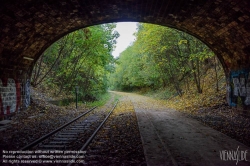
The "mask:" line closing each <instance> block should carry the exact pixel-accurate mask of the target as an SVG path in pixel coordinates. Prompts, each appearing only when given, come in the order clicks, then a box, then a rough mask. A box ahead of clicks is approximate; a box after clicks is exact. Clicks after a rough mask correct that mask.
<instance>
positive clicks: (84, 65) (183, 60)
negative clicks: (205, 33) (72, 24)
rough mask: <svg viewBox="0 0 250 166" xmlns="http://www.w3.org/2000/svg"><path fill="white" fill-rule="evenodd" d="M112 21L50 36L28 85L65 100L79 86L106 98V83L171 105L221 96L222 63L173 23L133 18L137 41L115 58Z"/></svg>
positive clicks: (87, 96) (83, 93)
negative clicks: (171, 25)
mask: <svg viewBox="0 0 250 166" xmlns="http://www.w3.org/2000/svg"><path fill="white" fill-rule="evenodd" d="M115 26H116V24H103V25H98V26H94V27H89V28H85V29H81V30H78V31H75V32H73V33H71V34H68V35H66V36H64V37H63V38H61V39H60V40H58V41H57V42H55V43H54V44H53V45H52V46H50V47H49V48H48V49H47V50H46V51H45V52H44V53H43V55H42V56H41V57H40V59H39V60H38V62H37V64H36V65H35V67H34V71H33V75H32V85H33V86H34V87H36V86H41V87H43V88H44V89H46V88H47V89H49V90H50V91H51V93H53V96H57V97H61V98H62V99H65V98H67V99H68V98H69V100H70V101H74V100H75V91H76V86H78V87H79V94H78V97H79V100H80V101H84V102H86V101H97V103H95V104H97V105H98V100H100V102H101V103H102V102H103V101H105V100H103V99H104V98H106V97H107V95H104V96H103V94H105V92H107V89H108V87H109V89H112V90H119V91H137V92H138V91H139V92H140V93H144V94H146V95H150V96H153V97H156V98H160V99H164V100H168V102H169V106H171V107H173V108H175V109H184V110H185V109H190V110H194V109H198V108H199V107H201V106H205V107H209V106H210V105H211V103H212V104H218V103H221V102H224V101H225V100H224V99H223V98H224V96H225V76H224V71H223V68H222V66H221V64H220V62H219V60H218V59H217V58H216V56H215V55H214V53H213V52H212V51H211V50H210V49H209V48H208V47H207V46H206V45H205V44H203V43H202V42H201V41H199V40H198V39H196V38H195V37H193V36H191V35H188V34H187V33H184V32H180V31H178V30H175V29H171V28H167V27H163V26H157V25H152V24H144V23H138V29H137V32H135V36H136V41H135V42H134V43H132V44H131V45H130V46H129V47H128V48H127V49H126V50H124V51H123V52H122V53H121V54H120V56H119V57H118V58H117V59H114V58H113V57H112V55H111V53H112V51H113V48H114V47H115V44H116V39H117V38H118V37H119V34H118V33H117V32H115V31H114V28H115ZM65 96H67V97H65ZM222 100H223V101H222ZM217 101H218V102H217ZM190 103H192V104H191V105H190ZM99 104H100V103H99Z"/></svg>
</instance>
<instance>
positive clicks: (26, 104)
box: [24, 80, 30, 108]
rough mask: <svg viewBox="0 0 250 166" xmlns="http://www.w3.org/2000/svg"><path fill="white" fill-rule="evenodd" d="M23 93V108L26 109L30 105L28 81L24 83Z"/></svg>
mask: <svg viewBox="0 0 250 166" xmlns="http://www.w3.org/2000/svg"><path fill="white" fill-rule="evenodd" d="M24 92H25V100H24V107H25V108H27V107H28V106H29V105H30V80H27V81H26V83H25V88H24Z"/></svg>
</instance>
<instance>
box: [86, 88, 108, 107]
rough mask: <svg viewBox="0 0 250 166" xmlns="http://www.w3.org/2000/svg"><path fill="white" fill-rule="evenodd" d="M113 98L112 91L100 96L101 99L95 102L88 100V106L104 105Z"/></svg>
mask: <svg viewBox="0 0 250 166" xmlns="http://www.w3.org/2000/svg"><path fill="white" fill-rule="evenodd" d="M110 98H111V94H110V93H108V92H107V93H104V94H103V95H101V96H100V97H99V100H97V101H93V102H86V106H87V107H95V106H98V107H99V106H103V105H104V104H105V103H107V101H108V100H109V99H110Z"/></svg>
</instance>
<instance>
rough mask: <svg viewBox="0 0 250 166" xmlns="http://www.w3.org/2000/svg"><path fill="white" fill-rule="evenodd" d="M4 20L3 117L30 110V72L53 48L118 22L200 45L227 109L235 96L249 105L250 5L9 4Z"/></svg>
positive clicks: (177, 1)
mask: <svg viewBox="0 0 250 166" xmlns="http://www.w3.org/2000/svg"><path fill="white" fill-rule="evenodd" d="M0 16H1V17H0V27H1V28H0V31H1V32H0V34H1V35H0V41H1V42H0V73H1V77H0V78H1V82H0V88H1V89H0V93H1V97H0V104H1V114H8V113H10V112H13V111H16V110H18V109H19V107H27V106H28V105H29V86H30V83H29V77H30V74H31V71H32V68H33V66H34V64H35V62H36V60H37V59H38V58H39V56H40V55H41V54H42V53H43V51H44V50H45V49H46V48H48V47H49V46H50V45H51V44H52V43H54V42H55V41H56V40H58V39H59V38H61V37H62V36H64V35H66V34H68V33H70V32H73V31H75V30H77V29H81V28H84V27H88V26H92V25H97V24H102V23H111V22H120V21H136V22H145V23H153V24H158V25H163V26H168V27H171V28H175V29H178V30H181V31H184V32H187V33H189V34H191V35H193V36H195V37H196V38H198V39H200V40H201V41H203V42H204V43H205V44H206V45H208V46H209V47H210V48H211V49H212V50H213V51H214V52H215V54H216V55H217V57H218V58H219V59H220V61H221V63H222V65H223V67H224V70H225V73H226V76H227V83H228V94H227V96H228V102H229V104H230V105H232V106H235V105H236V103H235V98H236V97H237V95H236V94H243V95H244V96H243V97H245V101H246V103H247V105H248V103H249V104H250V99H248V95H249V96H250V93H249V94H248V93H247V91H248V90H249V91H250V81H248V78H249V77H248V75H249V74H248V73H249V71H250V70H249V69H250V67H249V66H250V58H249V54H250V29H249V27H250V19H249V17H250V2H249V1H247V0H244V1H236V0H229V1H221V0H215V1H206V0H204V1H200V0H187V1H184V0H167V1H165V0H158V1H153V0H148V1H143V0H126V1H124V0H117V1H113V0H107V1H98V2H95V1H89V0H85V1H80V0H64V1H59V0H54V1H50V0H39V1H37V0H29V1H28V0H27V1H23V2H22V3H20V2H18V1H15V0H9V1H4V2H1V7H0ZM240 78H241V79H240ZM241 80H242V81H241ZM248 82H249V83H248ZM8 87H12V88H10V89H11V90H9V91H8V89H7V88H8ZM242 91H244V92H246V93H241V92H242ZM238 92H240V93H238ZM8 94H11V95H9V97H5V96H8ZM248 100H249V101H248Z"/></svg>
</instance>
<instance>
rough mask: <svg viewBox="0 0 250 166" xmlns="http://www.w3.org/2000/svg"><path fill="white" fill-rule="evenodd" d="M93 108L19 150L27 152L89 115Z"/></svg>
mask: <svg viewBox="0 0 250 166" xmlns="http://www.w3.org/2000/svg"><path fill="white" fill-rule="evenodd" d="M95 108H96V107H93V108H91V109H90V110H88V111H87V112H85V113H83V114H81V115H79V116H78V117H76V118H75V119H73V120H71V121H70V122H68V123H66V124H64V125H62V126H60V127H59V128H57V129H55V130H53V131H52V132H50V133H48V134H46V135H44V136H42V137H41V138H39V139H37V140H35V141H33V142H31V143H30V144H28V145H26V146H24V147H23V148H21V149H20V150H27V149H30V148H32V147H33V146H35V145H37V144H38V143H40V142H42V141H43V140H45V139H47V138H48V137H50V136H51V135H53V134H55V133H57V132H58V131H59V130H61V129H63V128H65V127H66V126H68V125H70V124H71V123H73V122H75V121H76V120H78V119H79V118H81V117H83V116H84V115H86V114H87V113H89V112H90V111H93V110H94V109H95Z"/></svg>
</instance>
